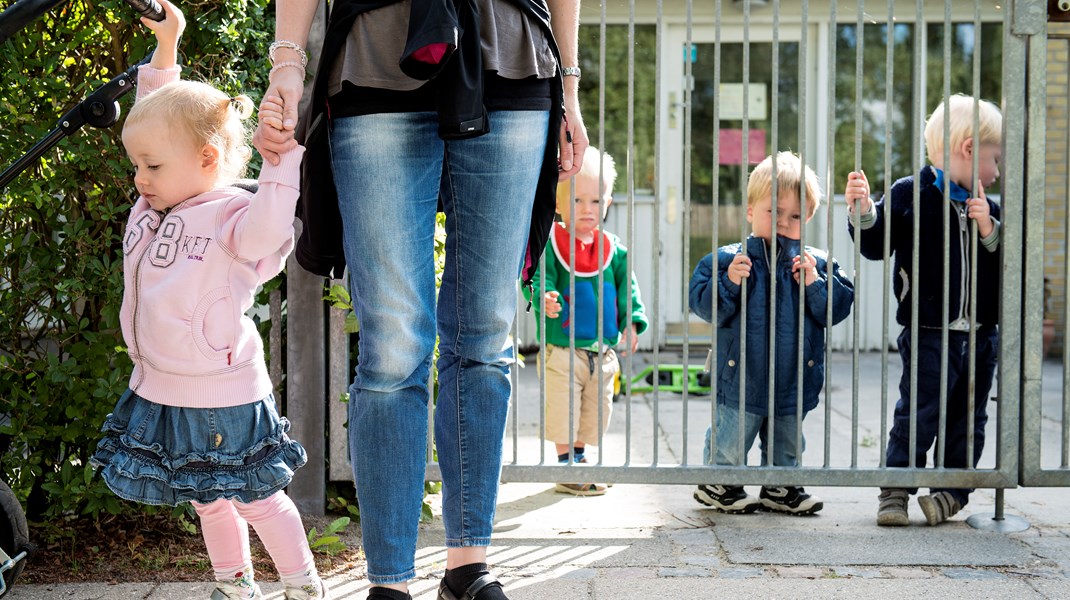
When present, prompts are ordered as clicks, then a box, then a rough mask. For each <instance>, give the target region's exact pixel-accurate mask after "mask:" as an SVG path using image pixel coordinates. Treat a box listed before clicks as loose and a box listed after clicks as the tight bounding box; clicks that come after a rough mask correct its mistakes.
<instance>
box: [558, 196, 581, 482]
mask: <svg viewBox="0 0 1070 600" xmlns="http://www.w3.org/2000/svg"><path fill="white" fill-rule="evenodd" d="M575 290H576V176H575V175H573V176H572V177H571V178H569V181H568V293H569V295H573V294H575V293H576V292H575ZM568 322H569V324H570V325H569V328H568V464H569V465H571V464H572V463H574V462H575V461H576V452H575V446H576V327H575V326H574V324H575V323H576V303H575V302H569V303H568ZM555 452H556V449H555Z"/></svg>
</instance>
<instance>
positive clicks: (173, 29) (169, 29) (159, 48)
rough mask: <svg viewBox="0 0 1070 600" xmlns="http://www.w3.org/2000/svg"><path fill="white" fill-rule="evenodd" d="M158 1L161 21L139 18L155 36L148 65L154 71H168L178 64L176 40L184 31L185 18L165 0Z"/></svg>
mask: <svg viewBox="0 0 1070 600" xmlns="http://www.w3.org/2000/svg"><path fill="white" fill-rule="evenodd" d="M158 1H159V3H160V7H161V8H163V13H164V19H163V21H153V20H152V19H150V18H148V17H141V24H142V25H144V26H145V27H148V28H149V29H150V30H151V31H152V32H153V33H154V34H156V50H155V51H154V52H153V53H152V62H151V63H149V64H151V65H152V67H153V68H155V69H170V68H171V67H173V66H175V65H176V64H178V39H179V38H180V37H182V32H183V31H185V30H186V17H185V16H183V15H182V11H180V10H178V8H177V7H175V5H174V4H171V3H170V2H168V1H167V0H158Z"/></svg>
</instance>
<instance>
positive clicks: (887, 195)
mask: <svg viewBox="0 0 1070 600" xmlns="http://www.w3.org/2000/svg"><path fill="white" fill-rule="evenodd" d="M887 27H888V29H887V31H888V33H887V35H886V36H885V51H884V68H885V71H886V73H885V76H884V79H885V84H884V105H885V106H892V101H893V95H892V90H893V89H894V87H895V86H893V85H892V82H893V81H895V77H894V75H895V2H894V1H893V0H888V24H887ZM872 192H873V190H872V189H871V190H870V193H871V194H872ZM891 200H892V119H891V118H889V117H888V116H886V117H885V119H884V203H883V205H882V208H883V209H884V253H883V257H884V260H883V261H881V262H882V266H883V269H884V272H883V279H882V280H881V281H882V284H881V286H882V288H883V289H884V293H883V294H881V430H880V440H881V442H880V444H881V457H880V466H881V468H885V467H887V466H888V434H887V431H888V317H889V314H890V303H891V301H890V300H889V298H890V296H891V294H889V293H888V286H889V284H890V283H891V281H892V264H891V262H892V258H891V255H892V249H891V248H892V201H891ZM856 227H857V225H856ZM856 246H857V243H856ZM858 260H859V256H858V254H855V264H856V265H857V264H858ZM856 277H857V275H856ZM856 281H857V279H856ZM858 291H859V290H858V286H857V285H856V286H855V310H856V311H857V309H858V307H859V306H861V304H860V303H859V301H858ZM856 329H857V326H856ZM854 376H855V377H856V378H857V377H858V371H857V370H856V371H855V373H854ZM852 466H854V465H852Z"/></svg>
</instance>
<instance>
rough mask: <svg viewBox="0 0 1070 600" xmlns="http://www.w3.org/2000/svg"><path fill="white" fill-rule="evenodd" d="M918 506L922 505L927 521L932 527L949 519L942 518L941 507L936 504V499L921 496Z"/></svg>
mask: <svg viewBox="0 0 1070 600" xmlns="http://www.w3.org/2000/svg"><path fill="white" fill-rule="evenodd" d="M918 506H920V507H921V512H923V513H925V522H926V523H928V524H929V526H930V527H932V526H934V525H939V524H940V523H943V522H944V521H946V520H947V519H946V518H944V519H941V518H940V516H941V513H940V507H938V506H936V501H934V500H933V499H932V498H930V497H928V496H919V497H918Z"/></svg>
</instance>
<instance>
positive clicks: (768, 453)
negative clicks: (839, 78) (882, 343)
mask: <svg viewBox="0 0 1070 600" xmlns="http://www.w3.org/2000/svg"><path fill="white" fill-rule="evenodd" d="M772 59H773V71H772V77H771V79H772V84H771V86H770V87H771V88H772V89H770V90H769V91H770V95H771V96H772V97H773V100H772V106H771V113H772V114H771V115H770V117H771V122H770V127H769V128H770V129H771V130H772V134H771V135H772V139H771V140H770V145H769V147H770V150H771V152H770V156H772V157H773V160H772V165H771V166H772V171H771V172H770V174H769V177H770V179H771V183H772V185H771V186H770V189H769V191H770V192H771V194H772V197H771V199H770V207H769V208H770V209H771V210H772V211H773V212H772V214H773V219H772V225H773V231H772V233H773V237H772V239H771V240H770V241H769V244H770V249H771V251H770V256H771V261H772V264H770V265H769V333H768V339H769V352H768V363H769V364H768V367H769V368H768V373H769V377H768V381H769V386H768V387H769V390H768V401H767V407H766V414H767V415H769V418H768V419H766V432H767V433H766V436H765V461H766V464H768V465H772V464H775V463H774V462H773V457H774V456H776V431H775V423H774V421H775V420H776V419H774V417H775V416H776V346H777V344H776V335H777V330H776V322H777V320H776V307H777V302H776V298H777V289H776V288H777V285H776V283H777V281H776V256H777V237H776V234H777V230H776V229H777V219H776V214H777V202H778V201H779V200H780V185H779V181H780V178H779V177H778V175H777V167H778V166H779V165H778V164H777V151H778V150H779V149H780V148H779V147H780V94H779V93H777V92H778V91H779V87H780V85H779V84H780V0H774V3H773V52H772ZM800 60H801V59H800ZM748 162H749V158H748Z"/></svg>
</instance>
